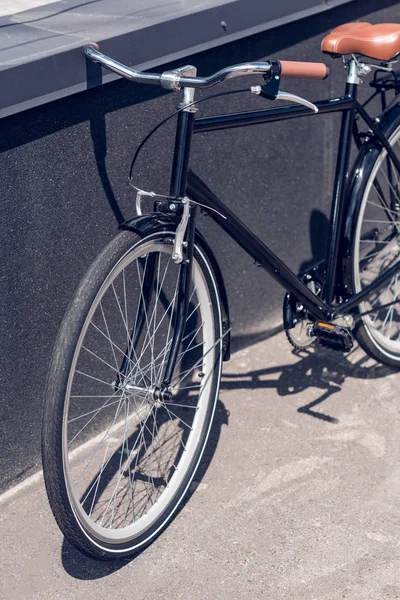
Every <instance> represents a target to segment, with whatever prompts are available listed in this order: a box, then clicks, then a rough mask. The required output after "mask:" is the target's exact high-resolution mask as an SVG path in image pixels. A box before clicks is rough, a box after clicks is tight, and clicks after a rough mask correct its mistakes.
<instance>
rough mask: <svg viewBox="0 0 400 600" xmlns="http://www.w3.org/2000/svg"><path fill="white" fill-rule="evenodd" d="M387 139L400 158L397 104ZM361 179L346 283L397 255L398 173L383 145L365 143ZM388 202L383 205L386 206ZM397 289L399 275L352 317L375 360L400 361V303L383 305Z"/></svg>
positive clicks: (371, 274)
mask: <svg viewBox="0 0 400 600" xmlns="http://www.w3.org/2000/svg"><path fill="white" fill-rule="evenodd" d="M384 131H385V134H386V136H387V138H388V140H389V143H390V145H391V146H392V148H393V149H394V150H395V152H396V156H397V157H399V158H400V115H399V109H398V108H397V107H396V108H395V109H394V111H393V114H392V117H390V116H389V117H388V121H387V123H386V124H385V125H384ZM356 173H358V177H359V181H356V185H355V186H354V187H353V196H352V198H351V201H350V206H351V207H352V208H353V210H354V216H353V217H352V236H351V237H352V240H351V243H352V245H351V253H350V256H351V258H350V268H349V273H350V281H349V288H350V290H351V291H352V292H353V293H356V292H359V291H360V290H362V289H364V288H365V287H366V285H367V284H368V283H370V282H372V281H374V280H375V279H376V278H377V277H378V276H379V275H381V274H382V273H384V272H385V270H386V269H388V268H389V267H390V266H392V265H394V264H395V262H396V261H398V260H400V235H399V232H400V223H399V219H400V211H398V210H394V208H393V202H392V199H395V200H396V201H398V202H399V203H400V187H399V185H398V184H399V178H398V176H397V175H396V169H395V167H394V166H393V164H392V161H391V160H390V159H389V157H388V155H387V152H386V150H385V149H382V150H379V149H377V148H376V147H372V146H367V148H366V151H365V152H363V155H362V160H360V161H359V164H358V165H357V166H356ZM384 202H385V203H386V205H387V206H386V207H385V206H384ZM398 293H400V275H397V276H394V277H393V278H392V280H391V281H390V282H389V283H388V284H386V285H385V286H383V287H382V288H380V289H379V290H378V291H377V292H376V293H375V294H373V295H372V296H371V297H370V298H369V299H368V300H367V301H365V302H363V303H362V304H360V306H359V307H358V314H360V313H364V312H367V311H373V312H371V313H370V314H368V315H365V316H363V317H361V318H359V319H358V320H357V321H356V326H355V328H354V335H355V338H356V339H357V341H358V343H359V344H360V346H361V347H362V348H363V349H364V351H365V352H366V353H367V354H368V355H369V356H371V357H372V358H374V359H375V360H376V361H378V362H380V363H382V364H385V365H388V366H390V367H397V368H398V367H400V305H399V304H396V305H392V307H384V306H383V305H385V304H388V303H390V302H392V301H393V300H395V299H396V298H397V294H398Z"/></svg>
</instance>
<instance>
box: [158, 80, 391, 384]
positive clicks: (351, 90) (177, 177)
mask: <svg viewBox="0 0 400 600" xmlns="http://www.w3.org/2000/svg"><path fill="white" fill-rule="evenodd" d="M357 87H358V85H357V84H355V83H347V84H346V90H345V95H344V96H342V97H339V98H333V99H329V100H322V101H319V102H315V105H316V106H317V108H318V113H317V114H326V113H334V112H342V123H341V130H340V138H339V148H338V156H337V163H336V172H335V182H334V189H333V199H332V208H331V219H330V231H329V240H328V249H327V255H326V260H325V276H324V281H323V288H322V291H321V294H320V295H319V296H317V295H316V294H314V293H313V292H312V291H311V290H310V289H309V287H308V286H307V285H306V284H305V283H304V282H303V281H302V279H301V278H300V277H298V276H297V275H296V274H295V273H293V271H291V269H289V267H288V266H287V265H285V264H284V263H283V261H282V260H280V258H279V257H278V256H276V255H275V254H274V253H273V252H272V250H270V248H268V246H267V245H266V244H264V242H263V241H262V240H261V239H260V238H259V237H258V236H256V235H255V234H254V233H253V232H252V231H251V230H250V229H249V228H248V227H247V226H246V225H245V224H244V223H243V222H242V221H241V220H240V219H239V218H238V217H237V216H236V215H235V214H234V213H233V211H231V210H230V209H229V208H228V207H227V206H226V205H225V204H224V203H223V202H222V201H221V200H220V199H219V198H218V197H217V196H216V195H215V194H214V193H213V192H212V191H211V190H210V189H209V188H208V187H207V185H206V184H205V183H204V182H203V181H202V180H201V179H200V178H199V177H198V176H197V175H196V174H195V173H193V171H191V170H189V169H188V160H189V153H190V142H191V136H192V132H194V133H202V132H207V131H216V130H221V129H231V128H234V127H244V126H249V125H259V124H261V123H270V122H275V121H283V120H286V119H294V118H298V117H303V116H312V115H314V114H315V113H314V112H312V111H311V110H310V109H308V108H306V107H303V106H288V107H280V108H267V109H264V110H256V111H247V112H240V113H230V114H220V115H215V116H211V117H201V118H197V119H194V115H193V113H191V112H181V113H179V116H178V123H177V133H176V141H175V152H174V164H173V169H172V176H171V190H170V191H171V195H173V196H176V197H180V198H183V197H184V196H185V195H187V196H188V197H189V198H190V199H191V200H193V201H194V203H198V204H201V205H202V206H203V207H204V209H205V210H206V211H207V213H208V214H209V216H210V217H211V218H212V219H213V220H214V221H215V222H216V223H217V224H218V225H220V226H221V227H222V228H223V229H224V230H225V231H226V232H227V233H228V234H229V235H230V237H232V238H233V239H234V240H235V241H236V242H237V243H238V244H239V246H241V247H242V248H243V249H244V250H245V251H246V252H247V253H248V254H249V255H250V256H251V257H252V258H253V259H254V261H255V262H256V263H257V264H258V265H260V266H262V267H263V268H264V269H265V270H266V271H267V272H268V273H269V274H270V275H271V276H272V277H273V278H274V279H276V280H277V281H278V283H280V284H281V285H282V286H283V287H284V288H285V289H286V290H287V291H288V292H290V293H292V294H293V295H294V296H295V297H296V299H297V300H298V301H299V302H301V303H302V304H303V305H304V306H305V307H306V308H307V310H308V311H309V313H310V314H311V315H312V316H313V317H314V318H316V319H321V320H324V321H326V320H328V321H330V320H332V319H333V318H335V317H336V316H338V315H341V314H344V313H348V312H349V311H351V310H352V309H354V308H355V307H356V306H358V305H359V304H360V303H361V302H362V301H363V300H365V299H366V298H367V297H368V296H369V295H370V294H371V293H373V292H374V291H375V290H376V289H378V288H379V287H381V286H382V285H384V284H385V282H387V281H388V280H390V278H391V277H392V276H393V275H394V273H396V272H397V271H399V270H400V261H398V262H397V263H396V264H395V265H394V266H393V267H391V268H390V269H388V270H387V271H386V272H385V273H384V274H383V275H381V276H380V277H378V278H377V279H376V280H375V281H374V282H373V283H371V284H370V285H368V286H367V287H366V288H365V289H364V290H362V291H361V292H359V293H357V294H354V295H352V296H350V297H348V298H346V299H345V300H343V301H341V302H339V303H336V304H334V301H335V300H338V296H339V295H343V290H339V289H338V281H340V280H339V278H338V276H337V267H338V256H339V252H340V248H341V245H342V241H343V235H344V233H343V232H344V222H345V218H346V214H347V203H348V201H349V197H348V194H346V191H347V190H346V175H347V171H348V167H349V155H350V146H351V138H352V134H353V128H354V123H355V115H356V114H358V115H360V116H361V118H362V119H363V120H364V121H365V122H366V124H367V126H368V127H369V129H370V130H371V132H372V134H373V135H374V139H375V140H377V142H378V143H379V144H380V145H381V147H384V148H385V149H386V150H387V153H388V155H389V157H390V159H391V160H392V162H393V165H394V166H395V168H396V169H397V171H398V173H399V174H400V162H399V160H398V158H397V156H396V155H395V153H394V152H393V150H392V148H391V147H390V145H389V143H388V142H387V139H386V138H385V136H384V135H383V133H382V131H381V129H380V128H379V126H378V124H377V123H375V121H374V120H373V119H371V118H370V117H369V115H368V114H367V113H366V111H365V110H364V108H363V107H362V106H361V104H360V103H359V102H358V101H357ZM194 220H195V214H194V213H192V214H191V216H190V225H189V227H188V235H187V238H186V241H187V244H188V246H187V256H188V262H185V263H183V264H182V265H181V284H182V294H181V296H182V298H181V301H180V302H179V303H178V309H177V315H178V317H177V323H178V327H177V331H176V334H175V336H174V341H173V348H174V351H173V352H171V353H170V360H169V361H168V365H167V369H166V376H165V385H168V384H169V382H170V379H171V376H172V371H173V367H174V364H175V360H174V358H175V354H176V353H177V351H178V348H179V344H180V341H181V339H182V333H183V328H184V323H185V319H186V310H187V307H186V306H185V301H184V285H183V283H182V282H183V280H184V281H185V282H186V284H185V285H188V283H187V282H188V278H189V279H190V270H191V258H192V252H193V232H194Z"/></svg>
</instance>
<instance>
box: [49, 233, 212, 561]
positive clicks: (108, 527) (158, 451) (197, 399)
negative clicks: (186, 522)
mask: <svg viewBox="0 0 400 600" xmlns="http://www.w3.org/2000/svg"><path fill="white" fill-rule="evenodd" d="M173 235H174V234H173V233H170V234H168V233H153V234H150V235H148V236H147V237H146V238H144V239H141V238H139V237H138V236H137V235H136V234H133V233H131V232H123V233H121V234H119V235H118V237H116V238H115V239H114V240H113V241H112V242H111V243H110V244H109V245H108V246H107V247H106V248H105V249H104V251H103V252H102V253H101V254H100V256H99V257H98V258H97V260H96V261H95V263H94V264H93V265H92V267H91V268H90V269H89V271H88V272H87V274H86V276H85V277H84V279H83V280H82V282H81V284H80V286H79V288H78V290H77V292H76V294H75V297H74V299H73V300H72V302H71V304H70V306H69V309H68V311H67V313H66V315H65V318H64V320H63V323H62V325H61V329H60V333H59V335H58V339H57V342H56V345H55V349H54V354H53V358H52V364H51V368H50V374H49V378H48V384H47V390H46V398H45V413H44V427H43V442H42V447H43V469H44V476H45V484H46V489H47V493H48V497H49V501H50V505H51V508H52V510H53V513H54V516H55V518H56V520H57V522H58V524H59V526H60V528H61V530H62V532H63V533H64V535H65V536H66V537H67V539H68V540H69V541H70V542H71V543H72V544H73V545H75V546H76V547H77V548H78V549H79V550H81V551H83V552H85V553H87V554H89V555H91V556H95V557H97V558H104V559H106V558H116V557H125V556H128V555H131V554H134V553H136V552H137V551H139V550H140V549H142V548H144V547H145V546H146V545H148V544H149V543H150V542H151V541H152V540H153V539H154V538H155V537H156V536H157V534H159V533H160V532H161V531H162V529H163V528H164V527H165V526H166V525H167V523H168V521H169V520H170V519H171V517H172V515H173V514H174V512H175V511H176V509H177V507H178V506H179V504H180V502H181V501H182V499H183V497H184V494H185V492H186V490H187V489H188V486H189V484H190V482H191V481H192V478H193V476H194V473H195V471H196V468H197V466H198V464H199V462H200V459H201V456H202V453H203V450H204V447H205V444H206V442H207V437H208V434H209V431H210V427H211V422H212V417H213V414H214V410H215V405H216V401H217V396H218V390H219V382H220V376H221V363H222V334H221V331H222V325H221V309H220V302H219V297H218V291H217V284H216V281H215V277H214V273H213V271H212V268H211V266H210V265H209V263H208V261H207V258H206V256H205V254H204V253H203V252H202V250H201V247H199V246H198V245H196V247H195V252H194V258H193V268H192V282H191V289H190V299H189V310H188V317H187V321H186V326H185V330H184V334H183V340H182V344H181V347H180V350H179V355H178V359H177V364H176V367H175V372H174V375H173V378H172V382H171V388H172V394H171V395H170V396H163V395H160V392H159V390H160V389H161V387H162V386H161V384H162V378H163V372H164V367H165V364H166V361H167V358H168V354H169V349H170V347H171V343H172V339H173V332H174V322H175V308H176V304H177V294H178V278H179V268H180V267H179V265H176V264H175V263H174V262H173V261H172V249H173V246H172V244H171V241H172V240H171V238H173Z"/></svg>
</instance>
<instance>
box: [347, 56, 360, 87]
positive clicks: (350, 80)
mask: <svg viewBox="0 0 400 600" xmlns="http://www.w3.org/2000/svg"><path fill="white" fill-rule="evenodd" d="M347 69H348V70H347V80H346V83H347V86H348V85H358V84H359V83H360V78H359V76H358V65H357V61H356V59H355V58H353V57H352V58H351V59H350V60H349V62H348V66H347ZM347 86H346V96H348V95H350V94H348V93H347Z"/></svg>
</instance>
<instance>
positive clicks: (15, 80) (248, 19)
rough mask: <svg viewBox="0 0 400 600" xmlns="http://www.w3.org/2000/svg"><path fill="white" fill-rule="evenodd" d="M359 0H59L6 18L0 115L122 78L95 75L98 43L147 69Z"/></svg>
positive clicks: (1, 24) (1, 21) (1, 23)
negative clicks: (92, 54)
mask: <svg viewBox="0 0 400 600" xmlns="http://www.w3.org/2000/svg"><path fill="white" fill-rule="evenodd" d="M349 1H351V0H332V1H329V2H326V1H324V0H280V2H265V0H234V1H230V2H229V1H227V0H203V1H202V2H201V3H200V2H198V0H171V1H170V2H169V3H166V2H165V0H132V2H126V0H81V1H78V0H59V1H58V2H53V3H51V4H46V5H44V6H39V7H36V8H33V9H31V10H26V11H23V12H20V13H17V14H15V15H10V16H7V17H1V18H0V29H1V30H2V33H3V35H2V36H1V37H0V86H1V90H2V94H1V96H0V117H5V116H8V115H11V114H13V113H17V112H20V111H23V110H26V109H28V108H31V107H33V106H37V105H40V104H44V103H46V102H50V101H52V100H55V99H58V98H62V97H65V96H68V95H70V94H74V93H76V92H79V91H82V90H85V89H87V88H90V87H95V86H97V85H101V84H103V83H105V82H108V81H111V80H113V79H116V78H117V76H116V75H114V74H110V73H103V74H102V76H101V77H99V74H98V73H96V74H94V73H93V74H92V72H91V70H90V69H88V68H87V65H86V61H85V60H83V57H82V53H81V49H82V46H84V45H85V44H87V43H88V42H92V41H96V42H99V43H100V44H101V49H102V51H104V52H105V53H106V54H108V55H111V56H113V57H114V58H115V59H117V60H119V61H121V62H123V63H126V64H129V65H133V66H135V67H136V68H138V69H140V70H144V69H150V68H154V67H156V66H158V65H161V64H164V63H167V62H170V61H172V60H175V59H178V58H181V57H183V56H187V55H189V54H193V53H194V52H199V51H202V50H205V49H208V48H211V47H215V46H218V45H220V44H224V43H227V42H231V41H233V40H236V39H239V38H242V37H246V36H248V35H251V34H254V33H258V32H260V31H263V30H266V29H268V28H272V27H276V26H278V25H281V24H284V23H287V22H290V21H294V20H296V19H299V18H302V17H305V16H308V15H311V14H314V13H317V12H321V11H323V10H327V9H330V8H332V7H334V6H337V5H339V4H344V3H345V2H349Z"/></svg>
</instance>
